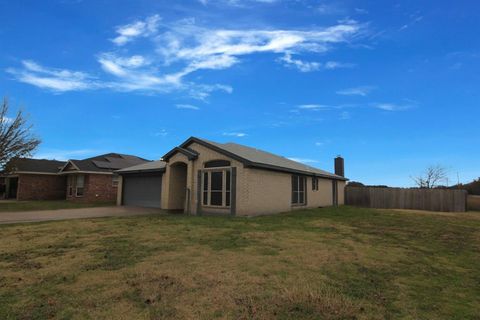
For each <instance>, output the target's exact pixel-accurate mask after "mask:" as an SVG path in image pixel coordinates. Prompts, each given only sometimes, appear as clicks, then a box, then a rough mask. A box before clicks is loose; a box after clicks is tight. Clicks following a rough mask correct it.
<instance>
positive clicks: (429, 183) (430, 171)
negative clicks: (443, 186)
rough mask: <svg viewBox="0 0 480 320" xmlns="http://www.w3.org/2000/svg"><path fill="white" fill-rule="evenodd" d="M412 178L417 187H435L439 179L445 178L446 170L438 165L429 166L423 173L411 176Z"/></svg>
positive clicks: (443, 179)
mask: <svg viewBox="0 0 480 320" xmlns="http://www.w3.org/2000/svg"><path fill="white" fill-rule="evenodd" d="M412 179H413V181H414V182H415V185H416V186H417V187H419V188H427V189H431V188H435V187H437V186H438V185H439V184H440V182H441V181H445V180H446V179H447V170H446V169H445V168H444V167H442V166H440V165H436V166H430V167H428V168H427V169H426V170H425V172H424V173H423V175H420V176H417V177H412Z"/></svg>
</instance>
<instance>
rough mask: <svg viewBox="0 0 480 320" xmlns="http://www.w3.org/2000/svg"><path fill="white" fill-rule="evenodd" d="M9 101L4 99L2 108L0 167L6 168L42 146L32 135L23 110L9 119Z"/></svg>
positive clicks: (30, 126) (0, 110) (0, 118)
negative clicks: (15, 160)
mask: <svg viewBox="0 0 480 320" xmlns="http://www.w3.org/2000/svg"><path fill="white" fill-rule="evenodd" d="M8 109H9V106H8V100H7V99H6V98H4V99H3V102H2V104H1V106H0V167H1V168H5V166H6V165H7V163H8V162H9V161H10V160H11V159H12V158H16V157H27V156H31V154H32V152H33V151H34V150H35V149H36V148H37V147H38V145H39V144H40V142H41V141H40V139H38V138H36V137H35V136H34V135H33V134H32V132H31V131H32V130H31V129H32V125H29V124H28V123H27V120H26V118H25V116H24V114H23V112H22V111H21V110H19V111H18V112H17V114H16V116H15V118H9V117H8V116H7V115H8Z"/></svg>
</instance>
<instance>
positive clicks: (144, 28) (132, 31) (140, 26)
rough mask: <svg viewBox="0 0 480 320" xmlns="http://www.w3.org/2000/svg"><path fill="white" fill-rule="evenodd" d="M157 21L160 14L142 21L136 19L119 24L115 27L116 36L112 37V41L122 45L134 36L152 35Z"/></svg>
mask: <svg viewBox="0 0 480 320" xmlns="http://www.w3.org/2000/svg"><path fill="white" fill-rule="evenodd" d="M159 22H160V16H159V15H157V14H156V15H153V16H150V17H148V18H147V19H145V20H143V21H142V20H138V21H135V22H133V23H130V24H127V25H123V26H119V27H117V29H116V32H117V33H118V36H117V37H116V38H113V39H112V42H113V43H115V44H116V45H119V46H123V45H124V44H126V43H127V42H130V41H132V40H133V39H135V38H138V37H148V36H150V35H153V34H154V33H155V32H157V29H158V23H159Z"/></svg>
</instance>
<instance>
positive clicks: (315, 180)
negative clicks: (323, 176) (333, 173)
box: [312, 177, 318, 191]
mask: <svg viewBox="0 0 480 320" xmlns="http://www.w3.org/2000/svg"><path fill="white" fill-rule="evenodd" d="M312 190H313V191H318V177H312Z"/></svg>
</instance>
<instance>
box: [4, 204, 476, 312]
mask: <svg viewBox="0 0 480 320" xmlns="http://www.w3.org/2000/svg"><path fill="white" fill-rule="evenodd" d="M479 234H480V221H479V220H478V219H475V218H470V217H468V216H464V217H459V216H446V215H428V214H423V213H422V214H417V213H404V212H395V211H388V210H384V211H378V210H369V209H354V208H348V207H343V208H339V209H333V208H326V209H317V210H308V211H298V212H295V213H291V214H283V215H277V216H268V217H256V218H251V219H243V218H222V217H188V216H155V217H154V216H146V217H132V218H106V219H92V220H72V221H62V222H48V223H38V224H24V225H8V226H0V238H1V239H2V242H0V258H1V259H0V318H1V319H47V318H55V319H85V318H90V319H113V318H114V319H385V318H422V319H425V318H430V319H434V318H436V319H438V318H458V319H475V317H476V316H477V315H478V312H477V311H478V310H479V309H480V304H479V300H478V296H480V289H479V288H480V286H478V283H480V282H479V281H480V271H479V270H478V268H477V266H478V265H480V257H479V253H478V252H479V247H480V237H479Z"/></svg>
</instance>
